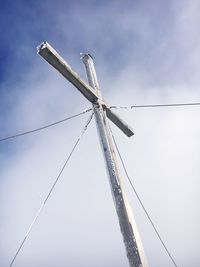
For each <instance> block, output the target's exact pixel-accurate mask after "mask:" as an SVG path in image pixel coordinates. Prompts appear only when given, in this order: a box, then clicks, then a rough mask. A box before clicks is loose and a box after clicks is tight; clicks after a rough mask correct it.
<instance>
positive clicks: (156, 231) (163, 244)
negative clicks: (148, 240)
mask: <svg viewBox="0 0 200 267" xmlns="http://www.w3.org/2000/svg"><path fill="white" fill-rule="evenodd" d="M111 134H112V138H113V141H114V144H115V147H116V150H117V153H118V155H119V158H120V161H121V163H122V166H123V168H124V171H125V173H126V176H127V179H128V181H129V183H130V185H131V187H132V189H133V191H134V193H135V195H136V197H137V199H138V201H139V203H140V205H141V207H142V209H143V211H144V213H145V214H146V216H147V218H148V220H149V222H150V224H151V226H152V227H153V229H154V231H155V233H156V235H157V237H158V239H159V240H160V242H161V244H162V246H163V247H164V249H165V251H166V253H167V255H168V256H169V258H170V259H171V261H172V262H173V264H174V266H176V267H178V265H177V264H176V262H175V260H174V258H173V257H172V255H171V253H170V252H169V249H168V248H167V246H166V245H165V243H164V241H163V239H162V237H161V235H160V234H159V232H158V230H157V228H156V226H155V224H154V223H153V221H152V219H151V217H150V215H149V213H148V211H147V210H146V208H145V206H144V204H143V202H142V200H141V198H140V196H139V195H138V193H137V191H136V189H135V187H134V185H133V183H132V181H131V179H130V176H129V174H128V172H127V169H126V167H125V164H124V161H123V159H122V156H121V153H120V151H119V148H118V146H117V143H116V141H115V138H114V135H113V133H112V131H111Z"/></svg>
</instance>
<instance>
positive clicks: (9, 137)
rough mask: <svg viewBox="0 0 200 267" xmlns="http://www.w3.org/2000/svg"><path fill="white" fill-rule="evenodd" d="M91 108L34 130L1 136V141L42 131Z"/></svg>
mask: <svg viewBox="0 0 200 267" xmlns="http://www.w3.org/2000/svg"><path fill="white" fill-rule="evenodd" d="M91 110H92V109H91V108H90V109H86V110H84V111H82V112H80V113H78V114H76V115H72V116H70V117H68V118H65V119H62V120H59V121H56V122H53V123H50V124H47V125H45V126H42V127H39V128H36V129H33V130H29V131H25V132H22V133H18V134H14V135H10V136H7V137H4V138H1V139H0V142H2V141H6V140H8V139H12V138H16V137H20V136H23V135H26V134H31V133H35V132H38V131H41V130H44V129H47V128H49V127H51V126H54V125H57V124H59V123H62V122H64V121H67V120H70V119H73V118H76V117H78V116H80V115H83V114H85V113H86V112H89V111H91Z"/></svg>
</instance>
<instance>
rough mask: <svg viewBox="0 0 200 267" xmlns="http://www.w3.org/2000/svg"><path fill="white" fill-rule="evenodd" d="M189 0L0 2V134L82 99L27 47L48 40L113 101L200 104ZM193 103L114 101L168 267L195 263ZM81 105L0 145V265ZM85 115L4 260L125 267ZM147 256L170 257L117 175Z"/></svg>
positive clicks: (193, 4) (194, 11)
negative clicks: (87, 66)
mask: <svg viewBox="0 0 200 267" xmlns="http://www.w3.org/2000/svg"><path fill="white" fill-rule="evenodd" d="M199 8H200V3H199V1H197V0H191V1H186V0H183V1H175V0H174V1H172V0H170V1H161V0H153V1H144V0H142V1H137V0H134V1H119V0H116V1H114V0H110V1H51V0H50V1H47V0H44V1H4V2H2V3H1V9H0V34H1V36H2V38H1V42H0V135H1V137H4V136H7V135H10V134H14V133H16V132H19V131H23V130H29V129H33V128H37V127H40V126H42V125H44V124H48V123H51V122H53V121H56V120H60V119H62V118H65V117H67V116H70V115H72V114H75V113H77V112H79V111H82V110H84V109H85V108H88V107H90V104H89V103H88V102H87V101H86V100H85V99H83V97H82V95H80V93H79V92H78V91H77V90H76V89H74V88H73V86H72V85H70V84H69V83H68V82H67V81H66V80H65V79H63V78H62V77H61V76H60V75H59V74H58V73H57V72H56V71H55V70H53V69H52V68H51V67H50V66H49V65H48V64H46V62H44V60H43V59H42V58H41V57H39V56H38V55H37V53H36V47H37V46H38V45H39V44H40V43H41V42H43V41H44V40H47V41H48V42H49V43H50V44H51V45H52V46H53V47H54V48H55V49H56V50H57V51H58V52H59V53H60V54H61V55H62V56H63V57H64V58H65V59H66V60H67V61H68V62H69V63H70V64H71V66H72V67H73V68H74V69H76V71H77V72H78V73H80V76H81V77H83V78H84V79H86V75H85V70H84V66H83V64H82V62H81V60H80V52H89V53H90V54H92V56H93V57H94V60H95V64H96V69H97V75H98V78H99V83H100V86H101V88H102V93H103V96H104V97H105V99H107V101H108V102H109V103H110V104H112V105H134V104H138V105H139V104H157V103H163V104H165V103H174V102H199V100H200V89H199V88H200V78H199V68H200V60H199V59H200V48H199V39H200V37H199V36H200V34H199V29H200V19H199V14H198V13H199V12H198V11H199ZM199 112H200V109H199V107H184V108H162V109H151V110H150V109H133V110H130V111H129V110H125V111H124V110H121V111H120V110H119V111H118V113H119V114H120V115H121V116H122V117H123V118H124V119H125V120H126V121H127V122H128V123H129V124H130V125H131V126H132V127H133V128H134V131H135V133H136V135H135V136H134V137H133V138H131V139H129V138H127V137H126V136H124V135H123V134H122V133H121V132H120V131H119V130H118V129H116V127H115V126H113V131H114V134H115V135H116V139H117V141H118V143H119V147H120V150H121V152H122V155H123V157H124V160H125V163H126V166H127V169H128V170H129V173H130V177H131V178H132V180H133V182H134V185H135V186H136V188H137V191H138V193H139V195H140V197H141V198H142V200H143V202H144V205H145V207H146V208H147V210H148V211H149V213H150V215H151V217H152V219H153V221H154V223H155V225H156V226H157V228H158V230H159V232H160V234H161V236H162V237H163V239H164V240H165V242H166V244H167V246H168V248H169V250H170V251H171V253H172V255H173V256H174V258H175V260H176V262H177V264H178V266H181V267H198V266H199V264H200V256H199V255H200V251H199V247H200V243H199V238H198V233H199V230H198V228H199V223H200V217H199V208H198V203H199V201H200V198H199V192H198V188H199V174H200V167H199V166H200V165H199V151H200V141H199V134H200V126H199ZM87 116H88V115H84V116H83V117H80V118H76V119H74V120H72V121H69V122H66V123H64V124H63V125H59V126H56V127H54V128H51V129H49V130H48V131H44V132H40V133H37V134H33V135H29V136H26V137H21V138H18V139H15V140H10V141H6V142H1V143H0V170H1V171H0V203H1V205H0V236H1V240H0V266H2V267H4V266H5V267H6V266H9V263H10V261H11V259H12V257H13V255H14V253H15V251H16V249H17V248H18V246H19V244H20V241H21V240H22V239H23V237H24V235H25V233H26V231H27V229H28V227H29V225H30V223H31V221H32V219H33V218H34V216H35V214H36V212H37V210H38V208H39V207H40V204H41V202H42V201H43V200H44V198H45V196H46V194H47V192H48V190H49V188H50V186H51V184H52V183H53V181H54V178H55V177H56V175H57V174H58V172H59V170H60V168H61V167H62V164H63V163H64V161H65V159H66V156H67V154H68V153H69V151H70V149H71V148H72V146H73V143H74V142H75V141H76V138H77V137H78V136H79V134H80V131H81V129H82V127H83V125H84V123H85V121H86V120H87ZM98 142H99V141H98V136H97V133H96V128H95V123H94V121H93V122H92V123H91V125H90V126H89V129H88V131H87V133H86V134H85V135H84V137H83V140H82V142H81V144H80V146H79V148H78V149H77V151H76V153H75V154H74V156H73V158H72V160H71V161H70V164H69V166H68V168H67V169H66V170H65V172H64V174H63V176H62V179H61V181H60V183H59V184H58V186H57V187H56V189H55V191H54V193H53V195H52V197H51V199H50V200H49V202H48V204H47V206H46V207H45V209H44V211H43V212H42V214H41V216H40V218H39V219H38V221H37V223H36V225H35V227H34V228H33V231H32V232H31V234H30V237H29V238H28V240H27V242H26V244H25V246H24V247H23V249H22V251H21V253H20V255H19V257H18V258H17V259H16V262H15V265H14V266H16V267H17V266H20V267H23V266H26V267H27V266H28V267H35V266H48V267H54V266H59V267H62V266H70V267H84V266H87V267H90V266H96V267H98V266H101V267H106V266H109V267H112V266H115V267H118V266H119V267H121V266H128V262H127V259H126V256H125V251H124V247H123V242H122V238H121V235H120V231H119V227H118V222H117V217H116V214H115V210H114V205H113V203H112V197H111V193H110V188H109V183H108V179H107V176H106V171H105V168H104V161H103V157H102V155H101V149H100V146H99V143H98ZM127 191H128V193H129V197H130V203H131V205H132V207H133V211H134V214H135V217H136V221H137V223H138V228H139V229H140V232H141V236H142V240H143V243H144V249H145V252H146V256H147V260H148V262H149V266H162V267H170V266H173V265H172V263H171V262H170V260H169V258H168V257H167V255H166V253H165V252H164V251H163V248H162V246H161V245H160V243H159V241H158V240H157V238H156V236H155V233H154V232H153V230H152V228H151V226H150V225H149V223H148V221H147V219H146V217H145V215H144V213H143V211H142V209H141V207H140V206H139V204H138V202H137V199H136V198H135V197H134V195H133V192H132V191H131V189H130V186H129V185H128V184H127Z"/></svg>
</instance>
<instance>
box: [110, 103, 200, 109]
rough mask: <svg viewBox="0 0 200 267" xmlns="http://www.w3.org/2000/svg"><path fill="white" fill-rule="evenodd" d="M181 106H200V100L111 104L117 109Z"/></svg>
mask: <svg viewBox="0 0 200 267" xmlns="http://www.w3.org/2000/svg"><path fill="white" fill-rule="evenodd" d="M180 106H200V103H199V102H194V103H172V104H150V105H131V106H110V108H115V109H133V108H160V107H180Z"/></svg>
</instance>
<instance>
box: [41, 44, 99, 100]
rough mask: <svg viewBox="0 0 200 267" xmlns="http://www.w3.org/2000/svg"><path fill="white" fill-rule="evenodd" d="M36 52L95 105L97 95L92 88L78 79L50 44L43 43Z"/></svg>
mask: <svg viewBox="0 0 200 267" xmlns="http://www.w3.org/2000/svg"><path fill="white" fill-rule="evenodd" d="M37 51H38V54H39V55H40V56H41V57H43V58H44V59H45V60H46V61H47V62H48V63H49V64H50V65H52V66H53V67H54V68H55V69H56V70H57V71H59V72H60V73H61V74H62V75H63V76H64V77H65V78H66V79H67V80H68V81H70V82H71V83H72V84H73V85H74V86H75V87H76V88H77V89H78V90H79V91H80V92H81V93H82V94H83V95H84V96H85V97H86V98H87V99H88V100H89V101H90V102H92V103H95V102H96V101H97V99H98V95H97V94H96V93H95V91H94V90H93V88H92V87H91V86H90V85H89V84H87V83H86V82H85V81H83V80H82V79H81V78H80V77H79V75H78V74H77V73H76V72H75V71H74V70H73V69H72V68H71V67H70V65H69V64H68V63H67V62H66V61H65V60H64V59H63V58H62V57H61V56H60V55H59V54H58V53H57V52H56V51H55V50H54V49H53V47H52V46H51V45H50V44H48V43H47V42H43V43H42V44H41V45H39V46H38V48H37Z"/></svg>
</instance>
